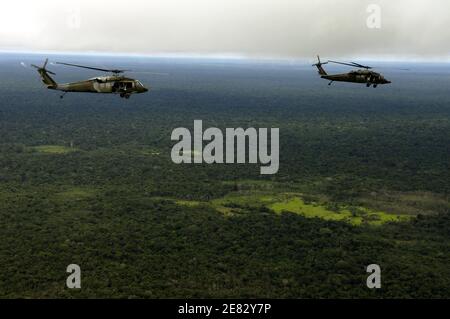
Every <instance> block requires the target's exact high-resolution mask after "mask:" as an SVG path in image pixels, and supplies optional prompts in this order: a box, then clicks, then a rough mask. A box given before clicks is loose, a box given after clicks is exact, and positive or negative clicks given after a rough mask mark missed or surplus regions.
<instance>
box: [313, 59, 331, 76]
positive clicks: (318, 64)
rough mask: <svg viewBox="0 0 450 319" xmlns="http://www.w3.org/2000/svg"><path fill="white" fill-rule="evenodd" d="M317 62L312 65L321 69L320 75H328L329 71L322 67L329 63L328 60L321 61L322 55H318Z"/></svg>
mask: <svg viewBox="0 0 450 319" xmlns="http://www.w3.org/2000/svg"><path fill="white" fill-rule="evenodd" d="M317 61H318V62H317V63H315V64H313V65H312V66H315V67H317V69H318V70H319V74H320V75H327V72H326V71H325V70H324V69H323V68H322V65H324V64H327V63H328V61H327V62H322V61H320V56H317Z"/></svg>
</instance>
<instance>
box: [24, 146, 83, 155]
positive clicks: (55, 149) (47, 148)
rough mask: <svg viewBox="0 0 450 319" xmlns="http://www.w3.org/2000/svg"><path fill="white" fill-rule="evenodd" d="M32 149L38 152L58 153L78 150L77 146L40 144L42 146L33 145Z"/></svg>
mask: <svg viewBox="0 0 450 319" xmlns="http://www.w3.org/2000/svg"><path fill="white" fill-rule="evenodd" d="M31 149H32V150H33V151H36V152H38V153H43V154H58V155H63V154H68V153H71V152H74V151H76V150H77V149H76V148H72V147H66V146H61V145H40V146H33V147H31Z"/></svg>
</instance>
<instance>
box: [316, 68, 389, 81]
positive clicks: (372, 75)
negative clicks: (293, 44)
mask: <svg viewBox="0 0 450 319" xmlns="http://www.w3.org/2000/svg"><path fill="white" fill-rule="evenodd" d="M321 78H322V79H327V80H330V81H332V82H351V83H364V84H369V85H370V84H373V85H378V84H389V83H391V81H388V80H386V79H385V78H384V76H382V75H381V74H380V73H377V72H373V71H369V70H357V71H351V72H348V73H342V74H327V75H321Z"/></svg>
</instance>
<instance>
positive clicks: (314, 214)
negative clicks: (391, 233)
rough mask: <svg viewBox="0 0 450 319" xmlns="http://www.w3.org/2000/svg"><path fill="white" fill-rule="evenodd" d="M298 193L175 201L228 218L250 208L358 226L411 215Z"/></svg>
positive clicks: (241, 194) (250, 193) (240, 194)
mask: <svg viewBox="0 0 450 319" xmlns="http://www.w3.org/2000/svg"><path fill="white" fill-rule="evenodd" d="M303 196H306V195H303V194H300V193H266V192H258V191H256V192H255V191H240V192H235V193H231V194H228V195H226V196H225V197H223V198H218V199H213V200H211V201H209V202H198V201H186V200H182V201H181V200H176V201H175V202H176V203H177V204H178V205H183V206H188V207H196V206H199V205H200V204H202V205H207V206H210V207H212V208H214V209H216V210H217V211H219V212H221V213H223V214H224V215H227V216H230V215H234V214H240V213H245V212H247V211H248V210H249V209H250V208H261V207H265V208H269V209H271V210H273V211H274V212H275V213H278V214H280V213H282V212H291V213H295V214H299V215H302V216H305V217H307V218H321V219H324V220H333V221H342V222H346V223H350V224H352V225H355V226H358V225H362V224H369V225H374V226H380V225H383V224H385V223H388V222H399V221H407V220H409V219H410V218H411V217H412V216H411V215H405V214H393V213H387V212H384V211H379V210H373V209H369V208H367V207H361V206H357V207H355V206H336V205H334V206H333V207H329V205H327V203H325V202H324V203H322V202H320V203H319V202H310V201H308V202H306V201H305V200H304V199H303Z"/></svg>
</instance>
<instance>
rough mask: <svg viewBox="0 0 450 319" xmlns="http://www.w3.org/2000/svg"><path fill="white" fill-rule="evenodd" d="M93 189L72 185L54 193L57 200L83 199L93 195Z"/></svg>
mask: <svg viewBox="0 0 450 319" xmlns="http://www.w3.org/2000/svg"><path fill="white" fill-rule="evenodd" d="M95 192H96V191H95V189H92V188H87V187H83V188H82V187H73V188H69V189H67V190H65V191H63V192H59V193H57V194H56V197H57V198H58V199H59V200H64V201H67V200H83V199H87V198H90V197H92V196H94V195H95Z"/></svg>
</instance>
